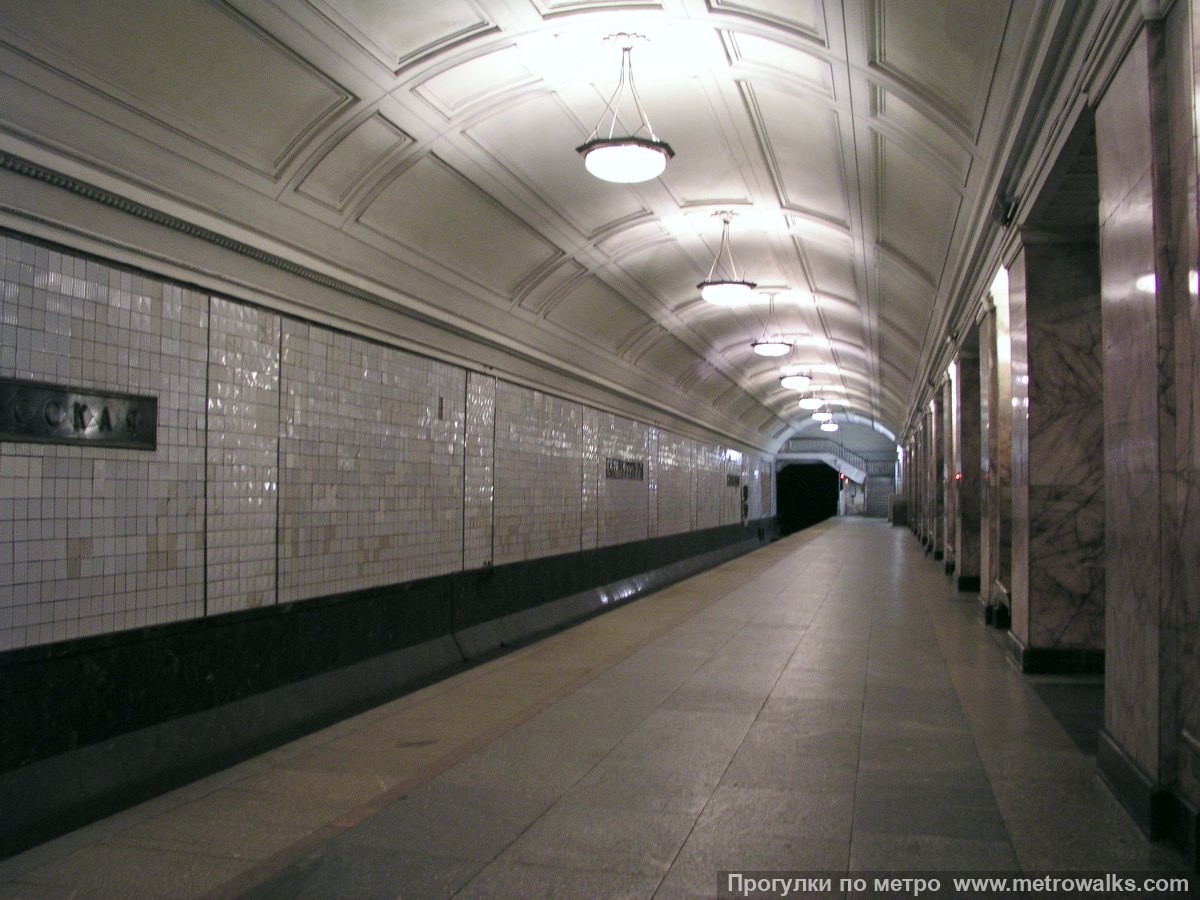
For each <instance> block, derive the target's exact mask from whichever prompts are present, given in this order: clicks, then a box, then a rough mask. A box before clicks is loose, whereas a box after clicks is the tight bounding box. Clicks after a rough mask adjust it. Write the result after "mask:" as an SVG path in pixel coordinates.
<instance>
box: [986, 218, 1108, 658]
mask: <svg viewBox="0 0 1200 900" xmlns="http://www.w3.org/2000/svg"><path fill="white" fill-rule="evenodd" d="M1025 237H1026V243H1025V245H1024V247H1023V248H1022V250H1021V252H1020V254H1019V255H1018V256H1017V258H1016V259H1015V260H1014V261H1013V264H1012V266H1010V268H1009V327H1010V335H1011V347H1012V383H1013V400H1012V423H1013V425H1012V582H1011V585H1010V586H1011V601H1012V625H1011V631H1010V635H1009V637H1010V648H1009V649H1010V652H1012V654H1013V658H1014V659H1015V660H1016V661H1017V663H1018V665H1019V666H1020V668H1021V669H1022V670H1024V671H1027V672H1094V671H1103V658H1104V656H1103V654H1104V407H1103V402H1102V396H1101V395H1102V391H1103V379H1102V376H1101V347H1100V344H1101V337H1100V278H1099V276H1100V263H1099V255H1098V252H1097V248H1096V246H1095V244H1090V243H1085V244H1080V243H1078V241H1077V240H1076V241H1072V242H1049V241H1046V242H1037V243H1034V242H1031V241H1030V239H1029V236H1028V235H1026V236H1025ZM1039 240H1040V239H1039Z"/></svg>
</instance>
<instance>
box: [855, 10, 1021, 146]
mask: <svg viewBox="0 0 1200 900" xmlns="http://www.w3.org/2000/svg"><path fill="white" fill-rule="evenodd" d="M872 6H873V10H872V11H873V14H874V23H875V35H874V40H875V46H874V48H873V53H872V56H873V61H874V62H875V64H876V65H878V66H879V67H880V68H882V69H883V70H885V71H886V72H888V73H889V74H891V75H894V76H895V77H896V78H897V79H898V80H899V81H901V82H902V83H903V84H904V85H905V87H907V88H909V89H910V90H912V91H913V92H914V93H915V94H917V95H918V96H920V97H922V99H925V100H927V101H928V102H930V103H931V104H933V105H934V106H936V107H937V108H939V109H940V110H941V111H943V112H944V113H945V114H946V115H947V116H948V117H949V118H950V119H951V120H953V121H954V122H956V123H957V124H958V125H959V126H960V127H961V128H962V129H963V131H964V132H965V133H967V134H968V135H970V136H971V137H972V138H973V137H974V135H975V133H976V131H977V130H978V129H979V125H980V122H981V121H982V118H983V110H984V104H985V103H986V102H987V99H988V93H989V91H990V90H991V87H992V72H993V70H994V69H995V66H996V57H997V54H998V53H999V49H1000V44H1001V38H1002V37H1003V34H1004V23H1005V20H1006V18H1007V17H1008V11H1009V4H1008V3H1005V2H1003V0H951V2H946V3H929V2H926V0H874V2H873V3H872Z"/></svg>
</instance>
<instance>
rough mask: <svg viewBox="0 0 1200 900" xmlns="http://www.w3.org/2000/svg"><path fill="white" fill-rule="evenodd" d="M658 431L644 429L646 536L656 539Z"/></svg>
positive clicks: (657, 533) (652, 428)
mask: <svg viewBox="0 0 1200 900" xmlns="http://www.w3.org/2000/svg"><path fill="white" fill-rule="evenodd" d="M658 469H659V464H658V429H657V428H655V427H654V426H650V427H649V428H647V429H646V503H647V504H648V505H649V509H647V510H646V536H647V537H658V535H659V531H658Z"/></svg>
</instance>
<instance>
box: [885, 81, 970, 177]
mask: <svg viewBox="0 0 1200 900" xmlns="http://www.w3.org/2000/svg"><path fill="white" fill-rule="evenodd" d="M875 104H876V116H877V117H878V118H879V120H880V121H882V122H883V123H884V124H885V125H886V126H888V127H889V128H890V129H891V132H890V133H892V134H896V135H900V136H902V137H901V139H903V140H907V141H909V142H910V143H911V147H912V150H913V152H914V153H918V154H921V155H922V156H924V157H925V158H926V160H927V162H928V164H929V165H930V166H933V167H937V166H939V165H940V166H943V167H944V168H945V169H946V171H947V174H948V175H949V176H950V177H952V178H953V180H954V183H955V184H956V185H960V186H961V185H962V184H963V183H964V182H965V181H966V179H967V173H968V172H969V171H970V168H971V159H972V157H971V151H970V150H969V149H968V147H967V146H965V145H964V141H963V140H962V139H961V138H956V137H955V135H954V134H952V133H951V132H950V131H948V130H947V129H945V128H943V127H942V126H941V125H939V124H938V123H937V122H936V121H934V120H933V119H931V118H930V117H929V116H927V115H925V113H923V112H922V111H921V110H920V109H918V108H917V107H915V106H913V105H912V104H911V103H908V102H907V101H905V100H904V99H903V98H902V97H900V96H899V95H898V94H892V93H888V92H887V91H885V90H882V89H879V90H877V91H876V92H875Z"/></svg>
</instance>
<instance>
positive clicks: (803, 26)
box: [708, 0, 826, 44]
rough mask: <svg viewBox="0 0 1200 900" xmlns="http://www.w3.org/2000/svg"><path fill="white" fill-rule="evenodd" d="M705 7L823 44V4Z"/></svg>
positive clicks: (788, 1) (758, 2)
mask: <svg viewBox="0 0 1200 900" xmlns="http://www.w3.org/2000/svg"><path fill="white" fill-rule="evenodd" d="M708 5H709V7H710V8H712V9H713V10H714V11H716V12H729V13H736V14H739V15H744V16H750V17H753V18H755V19H759V20H761V21H763V22H768V23H771V24H777V25H782V26H784V27H785V28H787V29H788V30H789V31H794V32H798V33H799V34H801V35H804V36H805V37H808V38H810V39H812V40H814V41H816V42H818V43H821V44H824V43H825V42H826V38H825V33H826V28H825V9H824V6H825V5H824V3H823V2H822V0H708Z"/></svg>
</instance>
